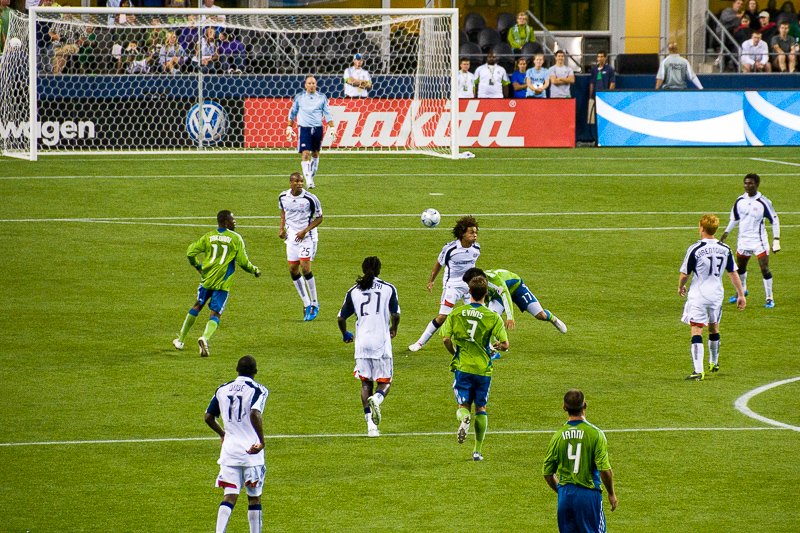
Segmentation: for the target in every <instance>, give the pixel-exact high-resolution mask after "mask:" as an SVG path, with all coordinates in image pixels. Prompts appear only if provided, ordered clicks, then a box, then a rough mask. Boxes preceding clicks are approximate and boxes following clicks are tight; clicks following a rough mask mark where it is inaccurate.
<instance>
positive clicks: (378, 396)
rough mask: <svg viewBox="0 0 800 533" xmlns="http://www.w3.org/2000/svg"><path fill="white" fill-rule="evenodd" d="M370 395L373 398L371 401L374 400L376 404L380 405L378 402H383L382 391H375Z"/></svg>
mask: <svg viewBox="0 0 800 533" xmlns="http://www.w3.org/2000/svg"><path fill="white" fill-rule="evenodd" d="M372 397H373V398H374V400H372V401H373V402H375V403H376V404H378V405H380V404H382V403H383V393H382V392H376V393H375V394H373V395H372Z"/></svg>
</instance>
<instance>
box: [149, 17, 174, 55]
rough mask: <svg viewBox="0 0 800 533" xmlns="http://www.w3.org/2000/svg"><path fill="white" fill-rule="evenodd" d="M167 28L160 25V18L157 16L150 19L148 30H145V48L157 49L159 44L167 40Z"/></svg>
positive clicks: (159, 46)
mask: <svg viewBox="0 0 800 533" xmlns="http://www.w3.org/2000/svg"><path fill="white" fill-rule="evenodd" d="M168 34H169V30H167V29H166V28H164V27H163V26H161V20H159V18H158V17H153V18H151V19H150V31H149V32H147V42H146V43H145V44H146V45H147V48H148V49H150V50H159V49H160V48H161V45H162V44H164V43H165V42H166V41H167V37H168Z"/></svg>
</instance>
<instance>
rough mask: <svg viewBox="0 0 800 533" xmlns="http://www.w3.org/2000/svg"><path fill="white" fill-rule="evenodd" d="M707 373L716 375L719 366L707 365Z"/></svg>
mask: <svg viewBox="0 0 800 533" xmlns="http://www.w3.org/2000/svg"><path fill="white" fill-rule="evenodd" d="M708 372H709V373H710V374H716V373H717V372H719V364H714V363H708Z"/></svg>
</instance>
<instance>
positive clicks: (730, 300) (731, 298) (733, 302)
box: [728, 291, 750, 304]
mask: <svg viewBox="0 0 800 533" xmlns="http://www.w3.org/2000/svg"><path fill="white" fill-rule="evenodd" d="M748 294H750V293H749V292H748V291H744V295H745V296H747V295H748ZM737 300H739V298H738V297H737V296H736V295H735V294H734V295H733V296H731V297H730V298H728V303H729V304H735V303H736V302H737Z"/></svg>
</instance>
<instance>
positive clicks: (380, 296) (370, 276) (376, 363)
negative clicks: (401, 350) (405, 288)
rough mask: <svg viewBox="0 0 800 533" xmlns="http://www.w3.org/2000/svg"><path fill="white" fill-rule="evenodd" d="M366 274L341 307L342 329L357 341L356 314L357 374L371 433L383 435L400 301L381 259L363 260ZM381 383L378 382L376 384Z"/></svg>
mask: <svg viewBox="0 0 800 533" xmlns="http://www.w3.org/2000/svg"><path fill="white" fill-rule="evenodd" d="M361 271H362V272H363V273H364V275H363V276H361V277H359V278H358V279H356V284H355V285H354V286H353V287H352V288H351V289H350V290H349V291H347V295H345V297H344V303H342V308H341V310H339V317H338V323H339V330H340V331H341V332H342V340H343V341H344V342H346V343H351V342H353V334H352V333H350V332H349V331H347V319H348V318H349V317H350V316H351V315H356V335H355V343H356V346H355V348H356V349H355V358H356V367H355V369H354V370H353V375H354V376H355V377H356V378H358V379H360V380H361V405H362V406H363V407H364V419H365V420H366V422H367V435H368V436H369V437H378V436H380V430H379V429H378V426H379V425H380V423H381V404H382V403H383V400H384V398H385V397H386V395H387V394H389V387H391V385H392V373H393V359H392V339H393V338H394V336H395V335H397V326H398V325H399V324H400V304H399V302H398V300H397V289H395V288H394V285H392V284H391V283H387V282H385V281H383V280H382V279H380V278H379V277H378V276H379V275H380V273H381V260H380V259H378V258H377V257H375V256H371V257H367V258H366V259H364V261H363V262H362V263H361ZM375 384H377V385H375Z"/></svg>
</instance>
